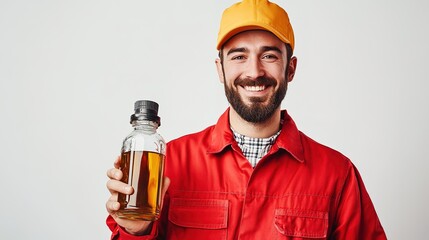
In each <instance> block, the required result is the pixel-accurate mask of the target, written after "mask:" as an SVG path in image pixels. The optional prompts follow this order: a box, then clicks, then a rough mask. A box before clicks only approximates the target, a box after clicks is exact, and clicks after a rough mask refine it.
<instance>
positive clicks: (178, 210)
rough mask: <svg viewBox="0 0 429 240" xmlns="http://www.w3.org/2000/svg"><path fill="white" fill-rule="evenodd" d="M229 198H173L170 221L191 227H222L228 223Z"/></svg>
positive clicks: (169, 213) (169, 214) (169, 215)
mask: <svg viewBox="0 0 429 240" xmlns="http://www.w3.org/2000/svg"><path fill="white" fill-rule="evenodd" d="M228 205H229V202H228V200H222V199H179V198H172V199H171V201H170V209H169V211H168V220H170V222H172V223H174V224H176V225H178V226H182V227H191V228H204V229H221V228H226V227H227V225H228Z"/></svg>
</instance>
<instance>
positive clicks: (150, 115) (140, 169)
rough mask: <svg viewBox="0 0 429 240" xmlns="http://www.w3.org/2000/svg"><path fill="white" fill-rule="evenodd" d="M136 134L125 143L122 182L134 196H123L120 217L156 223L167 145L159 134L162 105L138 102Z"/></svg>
mask: <svg viewBox="0 0 429 240" xmlns="http://www.w3.org/2000/svg"><path fill="white" fill-rule="evenodd" d="M131 124H132V126H133V127H134V130H133V131H132V132H131V133H130V134H129V135H128V136H127V137H126V138H125V139H124V141H123V144H122V150H121V166H120V169H121V170H122V173H123V177H122V180H121V181H122V182H124V183H127V184H129V185H130V186H132V187H133V189H134V192H133V194H130V195H125V194H119V195H118V202H119V203H120V204H121V207H120V209H119V211H118V212H117V214H118V216H119V217H121V218H127V219H136V220H147V221H154V220H156V219H158V217H159V213H160V209H161V189H162V185H163V176H164V156H165V148H166V146H165V141H164V139H163V138H162V136H161V135H159V134H158V133H157V129H158V127H159V126H160V125H161V121H160V117H159V116H158V104H157V103H156V102H153V101H149V100H140V101H136V102H135V104H134V114H133V115H131Z"/></svg>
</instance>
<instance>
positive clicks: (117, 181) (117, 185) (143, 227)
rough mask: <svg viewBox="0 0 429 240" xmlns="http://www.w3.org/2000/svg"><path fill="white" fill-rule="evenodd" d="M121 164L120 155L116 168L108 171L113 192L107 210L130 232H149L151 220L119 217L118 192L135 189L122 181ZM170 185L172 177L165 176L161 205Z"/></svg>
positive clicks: (108, 186)
mask: <svg viewBox="0 0 429 240" xmlns="http://www.w3.org/2000/svg"><path fill="white" fill-rule="evenodd" d="M120 164H121V158H120V157H118V158H116V160H115V162H114V168H111V169H109V170H108V171H107V177H109V181H107V189H109V191H110V194H111V196H110V198H109V200H107V202H106V209H107V212H108V213H109V214H110V216H112V217H113V219H114V220H115V221H116V223H117V224H119V226H121V227H123V228H124V229H125V230H126V231H127V232H128V233H130V234H133V235H142V234H149V231H150V228H149V226H150V225H151V223H152V222H151V221H144V220H129V219H123V218H119V217H118V216H117V214H116V212H117V211H118V210H119V207H120V204H119V202H118V193H123V194H127V195H129V194H132V193H133V192H134V189H133V188H132V187H131V186H130V185H128V184H126V183H123V182H121V179H122V171H121V170H119V166H120ZM169 185H170V179H169V178H167V177H164V185H163V186H162V192H161V206H162V201H163V199H164V196H165V192H167V189H168V186H169Z"/></svg>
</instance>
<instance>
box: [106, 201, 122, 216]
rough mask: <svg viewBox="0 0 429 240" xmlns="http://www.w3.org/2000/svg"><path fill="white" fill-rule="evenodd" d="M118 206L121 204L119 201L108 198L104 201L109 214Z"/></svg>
mask: <svg viewBox="0 0 429 240" xmlns="http://www.w3.org/2000/svg"><path fill="white" fill-rule="evenodd" d="M120 207H121V204H119V202H117V201H111V200H109V201H107V202H106V210H107V212H108V213H109V214H110V215H112V214H114V213H115V212H116V211H118V210H119V208H120Z"/></svg>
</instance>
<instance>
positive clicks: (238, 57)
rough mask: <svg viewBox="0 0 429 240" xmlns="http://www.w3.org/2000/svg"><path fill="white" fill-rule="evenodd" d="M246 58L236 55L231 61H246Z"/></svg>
mask: <svg viewBox="0 0 429 240" xmlns="http://www.w3.org/2000/svg"><path fill="white" fill-rule="evenodd" d="M244 59H245V56H244V55H234V56H231V60H244Z"/></svg>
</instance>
